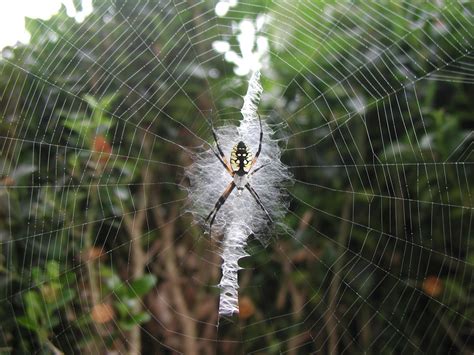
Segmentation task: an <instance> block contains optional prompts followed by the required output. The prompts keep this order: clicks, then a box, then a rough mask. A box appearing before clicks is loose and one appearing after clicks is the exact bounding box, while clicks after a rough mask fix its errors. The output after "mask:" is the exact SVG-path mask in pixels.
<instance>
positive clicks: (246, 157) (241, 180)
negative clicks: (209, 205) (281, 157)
mask: <svg viewBox="0 0 474 355" xmlns="http://www.w3.org/2000/svg"><path fill="white" fill-rule="evenodd" d="M258 120H259V123H260V140H259V144H258V149H257V153H255V157H254V158H253V159H252V153H251V152H250V150H249V148H248V147H247V145H246V144H245V143H244V142H242V141H240V142H238V143H237V144H236V145H234V147H233V148H232V151H231V153H230V164H229V162H228V161H227V159H226V157H225V155H224V152H223V151H222V149H221V147H220V145H219V142H218V140H217V134H216V132H215V130H214V126H213V125H212V123H211V129H212V135H213V137H214V141H215V142H216V146H217V150H218V152H219V154H217V153H216V152H215V151H214V149H212V152H213V153H214V155H215V156H216V157H217V159H219V161H220V162H221V163H222V165H223V166H224V168H225V169H226V170H227V172H228V173H229V174H230V176H232V178H233V180H232V181H231V182H230V183H229V185H227V187H226V189H225V190H224V192H223V193H222V195H221V196H220V197H219V199H218V200H217V202H216V204H215V206H214V208H213V209H212V211H211V212H210V213H209V215H208V216H207V218H206V222H207V221H208V220H209V218H211V216H212V218H211V222H210V225H209V230H211V229H212V224H213V223H214V220H215V219H216V215H217V212H219V210H220V208H221V207H222V205H223V204H224V203H225V201H226V200H227V198H228V197H229V196H230V194H231V193H232V191H233V190H234V188H236V187H237V191H238V195H239V196H240V195H241V193H242V191H243V190H244V188H245V189H247V190H248V191H249V192H250V194H251V195H252V197H253V198H254V199H255V201H256V202H257V204H258V205H259V206H260V208H261V209H262V210H263V212H265V214H266V216H267V218H268V220H269V222H270V223H273V220H272V218H271V217H270V214H269V213H268V211H267V209H266V208H265V206H264V205H263V203H262V201H261V199H260V196H259V195H258V194H257V192H256V191H255V190H254V188H253V187H252V186H251V185H250V183H249V176H252V175H253V174H255V173H256V172H257V171H259V170H260V169H262V168H263V167H264V166H266V164H265V165H262V166H260V167H258V168H257V169H255V170H253V171H252V168H253V167H254V166H255V164H256V162H257V159H258V156H259V155H260V152H261V150H262V139H263V130H262V120H261V118H260V115H258Z"/></svg>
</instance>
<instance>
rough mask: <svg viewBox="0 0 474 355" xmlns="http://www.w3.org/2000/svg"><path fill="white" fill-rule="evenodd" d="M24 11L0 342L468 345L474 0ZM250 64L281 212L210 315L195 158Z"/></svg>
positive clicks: (0, 195) (6, 184)
mask: <svg viewBox="0 0 474 355" xmlns="http://www.w3.org/2000/svg"><path fill="white" fill-rule="evenodd" d="M28 27H29V30H30V31H31V35H32V39H31V44H30V45H29V46H26V47H22V46H19V47H18V48H15V49H12V48H5V49H4V50H3V58H2V62H1V63H0V65H1V71H0V75H1V78H2V91H1V92H0V105H1V106H0V109H1V124H0V131H1V134H0V144H1V161H0V162H1V165H0V166H1V170H0V173H1V179H2V180H1V190H0V199H1V201H0V203H1V206H0V216H1V222H0V233H1V244H0V245H1V249H2V259H0V266H1V270H0V272H1V274H0V277H1V280H2V289H1V302H2V306H1V308H0V310H1V313H0V314H1V315H2V317H3V318H4V325H5V326H2V331H1V332H0V334H1V337H0V339H1V342H2V345H1V349H2V351H5V352H14V351H17V352H20V353H21V352H26V351H34V352H41V351H46V352H57V351H58V349H60V350H61V351H63V352H64V353H73V352H80V353H82V352H84V353H88V352H96V353H100V352H104V351H105V350H107V351H117V352H124V353H125V352H129V353H139V352H144V353H153V352H155V353H163V352H170V353H171V352H181V353H201V352H202V353H212V352H214V353H221V352H226V353H236V352H245V353H257V352H260V353H272V352H274V353H277V352H278V353H291V354H297V353H311V352H323V353H331V354H337V353H345V352H347V353H360V352H369V353H370V352H373V353H382V352H387V353H388V352H390V353H391V352H396V353H406V352H408V353H413V352H430V351H433V352H442V353H470V352H472V350H473V348H474V344H473V340H472V327H473V324H472V322H473V318H474V316H473V310H474V308H473V303H472V284H473V272H472V271H473V263H474V259H473V256H472V252H471V249H470V247H471V246H472V240H471V236H472V233H473V231H472V220H473V198H472V188H473V181H472V174H473V171H472V166H473V162H474V160H473V149H472V148H473V138H474V137H473V133H472V129H473V124H472V109H473V107H472V102H471V101H472V100H470V98H471V97H472V93H473V87H472V84H473V68H474V60H473V59H474V58H473V43H474V41H473V36H472V33H474V32H473V21H472V4H470V3H469V2H457V1H453V2H442V1H440V2H435V3H432V4H431V3H429V4H426V3H421V2H420V3H418V2H413V3H403V4H401V3H397V2H331V1H328V2H324V1H323V2H320V1H300V2H290V1H288V2H286V1H275V2H270V1H261V2H250V1H238V2H237V1H229V2H225V1H221V2H219V3H217V4H216V3H214V2H208V1H198V2H184V1H159V2H157V1H124V0H122V1H119V0H117V1H97V2H95V3H94V10H93V13H92V14H91V15H90V16H89V17H87V18H86V19H85V20H84V22H82V23H76V22H75V20H74V19H72V18H69V17H68V16H67V14H66V13H65V11H64V10H62V12H61V13H59V14H58V15H56V16H54V17H53V18H52V19H50V20H48V21H39V20H37V21H33V20H32V21H29V23H28ZM239 36H240V37H239ZM249 43H250V44H252V45H250V44H249ZM258 69H261V72H262V84H263V95H262V98H261V102H260V106H259V112H260V114H261V115H262V117H263V118H264V119H265V121H266V122H268V123H269V124H272V125H273V127H276V128H277V129H275V131H276V133H275V137H274V138H275V139H279V140H280V145H281V148H282V149H283V156H282V161H283V163H284V164H285V165H287V166H288V167H289V170H290V172H291V174H292V175H293V182H294V184H293V185H292V186H291V187H289V191H288V194H289V196H290V206H289V208H288V211H287V216H286V218H285V220H284V222H285V224H286V225H287V226H288V230H285V233H283V235H278V236H273V238H272V239H270V240H271V241H270V243H269V244H268V245H262V244H261V243H260V242H259V241H258V240H250V241H249V244H248V246H247V248H246V252H247V253H248V254H249V256H248V257H247V258H245V259H242V260H241V261H240V265H241V266H242V270H240V273H239V308H240V313H239V315H238V316H235V317H233V318H225V319H222V318H221V319H219V317H218V304H219V289H218V287H217V285H218V282H219V278H220V267H221V259H220V250H219V248H220V245H219V243H218V242H216V241H214V240H212V239H210V238H208V237H206V236H205V235H204V233H203V229H202V228H201V227H200V226H199V225H198V224H196V223H195V222H194V221H193V218H192V217H191V216H190V215H189V214H187V213H186V211H187V204H186V201H187V198H186V189H187V181H186V179H185V176H184V169H185V168H186V167H188V166H189V165H190V164H191V163H192V161H191V158H192V156H193V154H194V153H195V151H196V150H197V149H200V148H201V147H209V144H211V143H212V136H211V130H210V126H209V119H210V117H212V119H213V122H214V124H215V125H217V126H219V125H223V124H234V125H237V124H238V121H239V120H240V116H239V115H240V114H239V111H240V108H241V106H242V103H243V95H244V94H245V92H246V88H247V83H248V75H247V74H249V73H250V72H251V71H252V70H258ZM229 144H230V143H229ZM226 154H228V152H226ZM209 188H210V189H212V188H214V187H213V186H209ZM290 230H293V231H294V232H290ZM270 237H272V236H270ZM52 260H55V261H56V262H51V261H52Z"/></svg>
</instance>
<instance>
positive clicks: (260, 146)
mask: <svg viewBox="0 0 474 355" xmlns="http://www.w3.org/2000/svg"><path fill="white" fill-rule="evenodd" d="M257 115H258V122H259V123H260V140H259V143H258V149H257V153H255V156H254V158H253V160H252V166H251V167H250V169H252V168H253V167H254V165H255V163H256V162H257V159H258V156H259V155H260V152H261V151H262V140H263V128H262V119H261V117H260V115H259V114H258V113H257Z"/></svg>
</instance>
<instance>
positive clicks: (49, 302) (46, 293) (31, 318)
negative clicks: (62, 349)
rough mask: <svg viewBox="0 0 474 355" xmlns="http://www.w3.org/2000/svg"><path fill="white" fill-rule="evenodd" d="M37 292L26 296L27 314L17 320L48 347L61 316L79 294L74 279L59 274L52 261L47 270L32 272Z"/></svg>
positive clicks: (73, 277) (31, 291)
mask: <svg viewBox="0 0 474 355" xmlns="http://www.w3.org/2000/svg"><path fill="white" fill-rule="evenodd" d="M31 275H32V281H33V283H32V284H33V285H34V286H33V287H34V289H32V290H30V291H25V293H23V295H22V298H23V304H24V308H25V313H24V315H23V316H18V317H16V321H17V322H18V324H19V325H21V326H22V327H24V328H26V329H29V330H31V331H33V332H34V333H35V334H36V336H37V338H38V342H39V344H40V346H44V345H45V344H49V343H50V342H49V338H50V337H51V336H52V335H54V332H53V330H54V328H55V327H57V326H58V325H59V324H60V314H59V313H60V312H64V311H65V309H66V307H68V306H70V305H71V303H72V302H73V300H74V298H75V296H76V291H75V290H74V289H73V288H72V287H71V285H74V284H75V275H74V274H73V273H71V272H68V273H65V274H64V273H63V274H61V273H60V265H59V263H58V262H56V261H49V262H48V263H47V264H46V267H45V269H42V268H39V267H35V268H33V269H32V270H31Z"/></svg>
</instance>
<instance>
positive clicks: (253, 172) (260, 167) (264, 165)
mask: <svg viewBox="0 0 474 355" xmlns="http://www.w3.org/2000/svg"><path fill="white" fill-rule="evenodd" d="M267 165H270V163H266V164H263V165H262V166H259V167H258V168H257V169H255V170H254V171H252V172H251V173H250V176H252V175H253V174H255V173H256V172H257V171H259V170H260V169H262V168H264V167H266V166H267Z"/></svg>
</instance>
